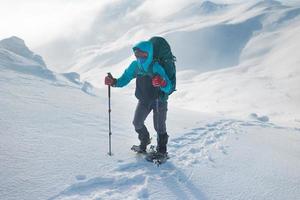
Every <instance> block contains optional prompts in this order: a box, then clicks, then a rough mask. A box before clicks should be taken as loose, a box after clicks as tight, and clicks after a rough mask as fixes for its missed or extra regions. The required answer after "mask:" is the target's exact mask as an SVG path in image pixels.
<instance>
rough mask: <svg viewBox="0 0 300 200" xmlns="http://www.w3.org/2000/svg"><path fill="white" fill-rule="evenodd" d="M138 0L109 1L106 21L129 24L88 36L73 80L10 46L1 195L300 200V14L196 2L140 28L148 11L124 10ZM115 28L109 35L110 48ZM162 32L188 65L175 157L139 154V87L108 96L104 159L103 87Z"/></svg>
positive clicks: (257, 5)
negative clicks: (155, 160) (136, 48)
mask: <svg viewBox="0 0 300 200" xmlns="http://www.w3.org/2000/svg"><path fill="white" fill-rule="evenodd" d="M128 2H129V1H125V2H123V3H119V2H114V3H112V4H111V5H110V7H109V10H110V11H112V12H110V13H106V14H105V15H104V16H106V19H111V17H112V16H113V17H115V18H118V19H119V18H122V21H121V26H120V29H119V30H118V32H117V31H116V32H115V33H114V34H115V35H114V36H112V38H113V37H116V40H113V39H111V40H108V41H106V42H104V43H103V42H101V41H103V40H102V39H103V38H102V39H100V40H99V41H98V42H96V41H97V40H93V38H92V37H91V38H90V39H91V41H93V42H91V43H90V44H88V45H86V46H84V47H82V48H81V49H78V51H77V52H76V54H75V58H76V59H75V60H74V61H73V62H72V63H71V64H70V63H69V64H68V63H66V64H65V66H63V68H64V69H68V70H66V71H64V72H63V73H57V72H53V71H52V70H51V68H49V66H47V65H46V64H45V62H44V61H43V58H42V57H41V56H39V55H37V54H35V53H33V52H32V51H31V50H30V49H29V48H28V47H27V46H26V44H25V42H24V41H23V40H22V39H20V38H17V37H11V38H7V39H4V40H1V41H0V95H1V98H0V107H1V110H0V138H1V139H0V199H1V200H2V199H5V200H14V199H24V200H32V199H36V200H39V199H49V200H67V199H68V200H70V199H72V200H78V199H80V200H83V199H94V200H96V199H97V200H99V199H232V200H239V199H275V200H276V199H278V200H281V199H297V198H298V197H299V196H300V170H299V169H300V160H299V155H300V147H299V142H300V128H299V123H300V110H299V102H300V92H299V91H300V90H299V83H300V80H299V79H300V71H299V64H300V60H299V56H298V54H297V52H298V49H299V48H300V46H299V42H298V41H299V32H300V28H299V27H300V26H299V23H300V21H299V16H298V15H299V14H300V12H299V4H294V5H293V6H287V5H284V3H280V2H277V1H272V0H268V1H261V2H244V3H235V4H229V3H226V4H224V3H214V2H204V3H203V2H197V3H195V2H193V3H190V4H189V5H186V6H184V8H182V9H183V10H184V11H185V12H186V14H184V15H181V14H180V13H179V12H173V13H172V12H171V13H169V14H168V15H161V16H159V17H157V18H155V19H147V20H148V21H147V20H146V21H147V23H140V24H139V25H137V26H135V25H134V24H135V23H134V21H132V23H130V24H129V25H126V22H127V20H132V19H135V17H136V16H139V14H140V13H143V12H144V11H143V10H144V9H145V6H147V5H148V4H149V2H148V4H146V5H143V4H142V5H143V6H142V7H140V6H141V5H140V1H130V6H129V8H128V10H124V7H126V5H127V3H128ZM193 5H197V6H198V7H197V8H202V9H204V10H205V12H199V13H198V12H197V9H195V10H194V9H193ZM195 8H196V7H195ZM183 13H184V12H183ZM100 16H103V14H102V15H100ZM170 17H174V19H176V20H175V21H174V22H172V21H170V20H169V19H170ZM99 20H100V19H99ZM140 20H141V21H140V22H143V20H144V19H140ZM151 20H153V21H151ZM154 22H157V23H158V25H159V26H158V25H157V24H156V23H154ZM98 23H99V24H101V23H103V22H101V20H100V21H98ZM116 24H117V23H116ZM116 24H107V26H106V27H104V29H103V30H105V31H107V32H105V34H104V35H102V36H103V37H104V39H105V37H106V36H107V35H106V34H109V33H110V32H111V29H114V28H115V26H116ZM128 26H129V27H128ZM110 28H111V29H110ZM124 30H126V33H125V34H123V33H124V32H125V31H124ZM121 33H122V34H123V36H122V37H119V34H121ZM154 34H162V35H164V36H165V37H166V38H167V39H168V40H169V41H170V43H171V46H172V47H174V54H175V55H176V56H177V59H178V62H177V72H178V75H177V80H178V83H177V86H178V88H177V91H176V92H175V93H174V94H172V96H171V97H170V100H169V111H168V119H167V127H168V134H169V135H170V140H169V144H168V151H169V156H170V159H169V160H168V161H167V163H165V164H163V165H161V166H159V167H156V166H155V165H153V164H152V163H149V162H147V161H145V160H144V158H143V156H140V155H136V154H135V153H134V152H132V151H131V150H130V147H131V146H132V145H133V144H136V143H137V142H138V140H137V135H136V133H135V131H134V128H133V126H132V118H133V114H134V109H135V105H136V103H137V102H136V100H135V98H134V92H133V88H134V83H132V84H130V85H129V86H128V87H127V88H126V89H125V88H124V89H119V88H113V89H112V152H113V156H109V155H107V152H108V98H107V88H106V87H104V84H103V77H104V76H105V75H106V73H107V72H109V71H111V72H112V73H113V75H116V76H117V75H119V74H121V73H122V71H123V70H124V68H125V67H126V66H127V64H128V63H130V61H131V60H132V59H133V56H132V55H131V46H132V44H134V43H135V42H136V41H137V40H140V39H142V38H148V37H150V36H151V35H154ZM183 41H185V42H183ZM122 66H123V67H122ZM151 117H152V116H151V114H150V116H149V119H148V120H147V121H146V125H147V127H149V130H150V132H151V137H152V144H154V145H155V144H156V142H155V141H156V134H155V131H154V129H153V126H152V120H151Z"/></svg>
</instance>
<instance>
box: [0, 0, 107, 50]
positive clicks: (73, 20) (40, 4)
mask: <svg viewBox="0 0 300 200" xmlns="http://www.w3.org/2000/svg"><path fill="white" fill-rule="evenodd" d="M107 2H109V0H101V1H96V0H51V1H50V0H47V1H46V0H26V1H22V0H0V19H1V26H0V39H3V38H6V37H10V36H12V35H15V36H18V37H21V38H22V39H24V40H25V41H26V43H27V44H28V46H30V47H35V46H37V45H40V44H41V43H46V42H47V41H49V40H51V39H53V38H55V37H58V36H59V35H61V34H69V33H70V32H76V31H80V29H84V28H87V27H88V25H89V24H90V23H91V22H92V20H93V16H94V15H95V13H96V12H97V11H98V10H99V9H100V8H101V6H103V5H104V4H106V3H107ZM75 24H76V26H74V25H75Z"/></svg>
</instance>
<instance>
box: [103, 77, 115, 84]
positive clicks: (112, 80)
mask: <svg viewBox="0 0 300 200" xmlns="http://www.w3.org/2000/svg"><path fill="white" fill-rule="evenodd" d="M116 82H117V79H115V78H114V77H113V76H111V75H107V76H106V77H105V80H104V83H105V85H110V86H115V85H116Z"/></svg>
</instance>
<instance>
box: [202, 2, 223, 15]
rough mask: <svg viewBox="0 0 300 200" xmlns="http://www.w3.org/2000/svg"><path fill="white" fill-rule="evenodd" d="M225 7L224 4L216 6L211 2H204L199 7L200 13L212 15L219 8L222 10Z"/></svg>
mask: <svg viewBox="0 0 300 200" xmlns="http://www.w3.org/2000/svg"><path fill="white" fill-rule="evenodd" d="M225 6H226V5H225V4H216V3H214V2H212V1H204V2H203V3H202V4H201V6H200V11H201V12H202V13H212V12H215V11H217V10H219V9H220V8H224V7H225Z"/></svg>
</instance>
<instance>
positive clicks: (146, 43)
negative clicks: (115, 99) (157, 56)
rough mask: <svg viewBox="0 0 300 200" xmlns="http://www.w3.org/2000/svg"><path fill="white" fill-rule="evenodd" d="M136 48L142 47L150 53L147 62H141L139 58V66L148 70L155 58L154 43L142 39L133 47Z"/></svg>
mask: <svg viewBox="0 0 300 200" xmlns="http://www.w3.org/2000/svg"><path fill="white" fill-rule="evenodd" d="M136 49H140V50H142V51H144V52H147V53H148V57H147V59H146V61H145V62H143V63H141V62H140V61H139V60H137V62H138V66H139V67H141V68H142V69H143V70H144V71H145V72H147V71H148V67H149V65H150V64H151V62H152V60H153V45H152V43H151V42H149V41H141V42H139V43H138V44H136V45H135V46H134V47H133V48H132V50H133V51H134V50H136Z"/></svg>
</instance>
